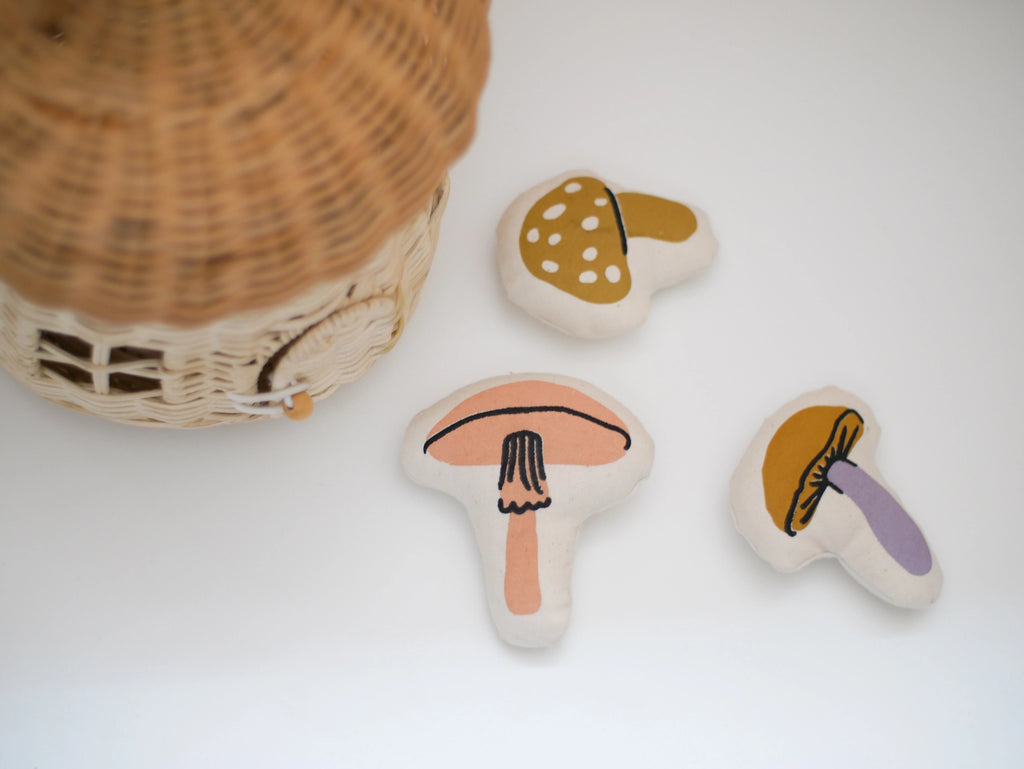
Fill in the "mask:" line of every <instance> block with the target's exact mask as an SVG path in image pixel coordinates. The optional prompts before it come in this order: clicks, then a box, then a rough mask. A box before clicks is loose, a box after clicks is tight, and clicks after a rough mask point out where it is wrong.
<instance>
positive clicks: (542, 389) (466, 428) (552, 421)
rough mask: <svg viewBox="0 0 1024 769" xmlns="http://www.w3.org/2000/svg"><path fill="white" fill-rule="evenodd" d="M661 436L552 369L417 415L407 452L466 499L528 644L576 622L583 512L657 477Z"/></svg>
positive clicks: (415, 464) (485, 385) (501, 600)
mask: <svg viewBox="0 0 1024 769" xmlns="http://www.w3.org/2000/svg"><path fill="white" fill-rule="evenodd" d="M653 457H654V444H653V443H652V441H651V438H650V436H649V435H648V434H647V432H646V430H644V428H643V427H642V426H641V425H640V423H639V421H637V419H636V417H634V416H633V415H632V414H631V413H630V412H629V411H628V410H626V409H625V408H624V407H623V406H622V405H621V404H619V403H617V402H616V401H615V400H613V399H612V398H611V397H609V396H608V395H607V394H605V393H603V392H601V391H600V390H598V389H597V388H596V387H593V386H592V385H590V384H587V383H586V382H581V381H579V380H576V379H570V378H568V377H562V376H554V375H547V374H526V375H519V376H505V377H498V378H495V379H488V380H485V381H482V382H478V383H476V384H474V385H470V386H469V387H465V388H463V389H461V390H459V391H457V392H455V393H454V394H452V395H450V396H448V397H447V398H445V399H444V400H442V401H440V402H439V403H437V404H435V405H433V406H431V407H430V408H428V409H427V410H425V411H423V412H422V413H420V414H418V415H417V416H416V417H415V418H414V419H413V420H412V423H411V424H410V425H409V429H408V431H407V432H406V437H405V443H404V445H403V449H402V460H403V465H404V467H405V470H406V472H407V473H408V474H409V476H410V477H411V478H412V479H413V480H414V481H416V482H417V483H419V484H421V485H424V486H429V487H432V488H435V489H439V490H441V491H445V492H447V493H448V494H451V495H452V496H454V497H456V498H457V499H458V500H459V501H461V502H462V504H463V505H464V506H465V508H466V510H467V512H468V513H469V517H470V520H471V522H472V524H473V530H474V532H475V533H476V539H477V543H478V545H479V547H480V552H481V555H482V560H483V569H484V583H485V588H486V591H487V601H488V605H489V607H490V611H491V616H492V618H493V619H494V623H495V625H496V626H497V629H498V632H499V633H500V634H501V636H502V637H503V638H504V639H505V640H506V641H508V642H509V643H511V644H515V645H518V646H546V645H548V644H551V643H554V642H555V641H557V640H558V639H559V638H561V636H562V635H563V633H564V632H565V630H566V628H567V626H568V623H569V610H570V604H571V591H570V579H571V569H572V561H573V555H574V552H575V546H576V536H577V533H578V531H579V528H580V526H581V525H582V523H583V521H584V520H586V519H587V518H588V517H589V516H591V515H593V514H594V513H596V512H598V511H600V510H603V509H605V508H607V507H610V506H611V505H614V504H615V503H617V502H619V501H620V500H622V499H624V498H625V497H626V496H628V495H629V494H630V493H631V492H632V491H633V489H634V488H635V487H636V485H637V484H638V483H639V482H640V481H641V480H643V479H644V478H646V477H647V474H648V473H649V472H650V468H651V462H652V460H653Z"/></svg>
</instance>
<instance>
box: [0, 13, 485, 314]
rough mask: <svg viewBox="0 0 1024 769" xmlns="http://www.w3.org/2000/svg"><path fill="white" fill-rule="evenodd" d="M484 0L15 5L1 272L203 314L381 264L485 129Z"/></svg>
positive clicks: (4, 29)
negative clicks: (479, 128)
mask: <svg viewBox="0 0 1024 769" xmlns="http://www.w3.org/2000/svg"><path fill="white" fill-rule="evenodd" d="M486 10H487V5H486V3H484V2H481V0H337V1H330V2H329V1H328V0H95V1H94V2H72V1H71V0H44V1H42V2H40V1H39V0H36V1H35V2H32V1H30V0H0V280H3V281H4V282H6V283H8V284H9V285H10V286H12V287H13V288H14V289H15V290H17V291H18V292H19V293H21V294H22V295H24V296H26V297H27V298H29V299H31V300H32V301H34V302H37V303H39V304H44V305H48V306H51V307H62V308H69V309H75V310H78V311H80V312H82V313H85V314H87V315H89V316H91V317H94V318H102V319H106V320H112V321H142V322H151V321H160V322H166V323H171V324H174V325H181V326H190V325H199V324H202V323H206V322H209V321H211V320H215V319H217V318H222V317H225V316H227V315H230V314H233V313H237V312H245V311H248V310H251V309H254V308H256V307H270V306H273V305H274V304H277V303H279V302H281V301H283V300H286V299H288V298H290V297H292V296H295V295H297V294H298V293H300V292H301V291H303V290H304V289H306V288H308V287H309V286H311V285H312V284H314V283H316V282H319V281H323V280H335V279H338V278H341V277H343V276H344V275H346V274H348V273H349V272H351V271H353V270H354V269H356V268H358V266H359V265H360V264H361V263H362V262H364V261H365V260H366V259H369V258H370V257H371V256H372V255H373V254H374V253H375V252H376V251H377V250H378V249H379V247H380V246H381V244H382V243H383V242H384V240H385V239H386V238H387V237H388V236H390V235H391V233H393V232H394V231H395V230H396V229H397V228H398V227H400V226H402V225H403V224H404V223H405V222H406V221H407V220H408V219H409V218H410V217H411V216H413V214H414V213H415V212H416V211H417V209H419V208H420V207H421V206H422V205H423V201H425V200H427V199H428V198H429V196H430V194H431V193H432V191H433V189H434V188H435V187H436V186H437V184H438V183H439V182H440V180H441V179H442V177H444V175H445V172H446V170H447V168H448V166H449V165H450V164H451V162H452V161H453V160H454V159H455V158H456V157H457V156H458V155H459V154H461V152H462V151H463V150H464V149H465V147H466V145H467V144H468V142H469V140H470V138H471V136H472V133H473V129H474V124H475V114H476V110H475V108H476V102H477V99H478V97H479V93H480V90H481V88H482V84H483V80H484V77H485V75H486V65H487V57H488V52H489V49H488V38H487V29H486Z"/></svg>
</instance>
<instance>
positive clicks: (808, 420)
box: [732, 388, 942, 607]
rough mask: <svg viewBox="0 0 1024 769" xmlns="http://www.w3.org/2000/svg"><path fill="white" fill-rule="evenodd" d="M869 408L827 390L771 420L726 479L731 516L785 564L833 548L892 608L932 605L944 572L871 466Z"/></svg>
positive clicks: (761, 549)
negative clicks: (731, 477)
mask: <svg viewBox="0 0 1024 769" xmlns="http://www.w3.org/2000/svg"><path fill="white" fill-rule="evenodd" d="M878 434H879V428H878V427H877V423H876V422H875V421H874V417H873V415H872V414H871V411H870V409H868V407H867V405H866V404H864V403H863V402H861V401H859V400H858V399H856V398H855V397H854V396H852V395H850V394H849V393H844V392H843V391H841V390H838V389H837V388H827V389H825V390H821V391H818V392H816V393H810V394H808V395H805V396H803V397H801V398H798V399H797V400H796V401H793V402H792V403H790V404H788V405H787V406H786V407H784V408H783V409H782V410H781V411H779V412H778V413H777V414H775V415H774V416H773V417H772V418H770V419H769V420H768V421H767V422H766V423H765V425H764V427H762V429H761V431H760V432H759V433H758V435H757V437H756V438H755V439H754V442H753V443H752V444H751V447H750V449H749V450H748V451H747V454H746V455H745V456H744V459H743V461H742V462H741V463H740V466H739V468H738V469H737V471H736V473H735V475H734V476H733V482H732V507H733V516H734V518H735V520H736V524H737V526H738V528H739V529H740V531H741V532H742V533H743V534H744V535H745V536H746V537H747V539H748V540H749V541H750V543H751V545H752V546H753V547H754V549H755V550H756V551H757V552H758V553H760V554H761V555H762V556H763V557H764V558H765V559H766V560H768V561H769V562H770V563H772V564H773V565H774V566H776V568H778V569H780V570H782V571H792V570H795V569H798V568H800V567H801V566H803V565H804V564H805V563H807V562H808V561H810V560H813V559H814V558H817V557H820V556H824V555H834V556H835V557H837V558H838V559H839V560H840V561H841V562H842V564H843V565H844V566H845V567H846V569H847V570H848V571H849V572H850V573H851V574H852V575H853V576H854V577H855V578H856V579H857V580H858V581H860V582H861V583H862V584H864V585H865V587H867V588H868V589H869V590H871V591H872V592H874V593H876V594H877V595H879V596H881V597H882V598H884V599H886V600H888V601H890V602H891V603H894V604H896V605H898V606H906V607H923V606H927V605H929V604H931V603H932V602H933V601H934V600H935V598H936V597H937V596H938V593H939V590H940V589H941V586H942V573H941V570H940V569H939V566H938V564H937V563H936V561H935V558H934V556H933V554H932V552H931V549H930V548H929V547H928V543H927V542H926V541H925V538H924V535H923V534H922V533H921V530H920V528H919V527H918V526H917V524H916V523H915V522H914V520H913V519H912V518H911V517H910V516H909V515H908V514H907V512H906V510H905V509H904V508H903V505H902V504H901V503H900V502H899V500H898V499H897V498H896V496H895V495H894V494H893V493H892V492H891V491H890V490H889V489H888V488H887V487H886V485H885V483H884V482H883V481H882V479H881V475H880V473H879V472H878V469H877V468H876V467H875V466H874V454H875V448H876V446H877V441H878Z"/></svg>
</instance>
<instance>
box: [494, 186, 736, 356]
mask: <svg viewBox="0 0 1024 769" xmlns="http://www.w3.org/2000/svg"><path fill="white" fill-rule="evenodd" d="M717 249H718V243H717V241H716V240H715V236H714V235H713V234H712V232H711V225H710V224H709V223H708V217H707V215H706V214H705V213H704V212H703V211H700V210H699V209H696V208H692V207H690V206H685V205H683V204H682V203H677V202H675V201H672V200H666V199H664V198H659V197H655V196H653V195H647V194H644V193H640V192H629V191H621V190H619V189H618V188H617V187H615V186H614V185H612V184H611V183H608V182H605V181H602V180H600V179H598V178H597V177H596V176H595V175H594V174H592V173H591V172H589V171H572V172H569V173H565V174H562V175H561V176H558V177H556V178H554V179H551V180H549V181H547V182H544V183H543V184H540V185H538V186H537V187H534V188H533V189H531V190H528V191H527V192H525V193H523V194H522V195H520V196H519V197H518V198H517V199H516V200H515V202H513V203H512V205H511V206H510V207H509V208H508V210H507V211H506V212H505V215H504V216H503V217H502V220H501V223H500V224H499V225H498V267H499V270H500V272H501V276H502V280H503V281H504V283H505V289H506V291H507V292H508V295H509V298H510V299H511V300H512V301H513V302H515V303H516V304H518V305H519V306H521V307H522V308H523V309H525V310H526V311H527V312H528V313H530V314H531V315H534V316H535V317H537V318H539V319H540V320H542V321H544V322H546V323H548V324H550V325H552V326H554V327H555V328H558V329H559V330H561V331H564V332H565V333H567V334H573V335H575V336H583V337H594V338H597V337H606V336H611V335H613V334H618V333H621V332H623V331H627V330H629V329H631V328H634V327H636V326H638V325H640V324H641V323H642V322H643V321H644V319H645V318H646V317H647V313H648V310H649V309H650V297H651V294H652V293H654V292H655V291H657V290H658V289H660V288H664V287H666V286H670V285H673V284H675V283H678V282H679V281H681V280H683V279H684V278H686V277H689V276H690V275H692V274H694V273H696V272H698V271H700V270H702V269H704V268H705V267H707V266H708V265H709V264H710V263H711V261H712V260H713V259H714V257H715V253H716V251H717Z"/></svg>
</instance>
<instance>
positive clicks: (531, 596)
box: [505, 510, 541, 614]
mask: <svg viewBox="0 0 1024 769" xmlns="http://www.w3.org/2000/svg"><path fill="white" fill-rule="evenodd" d="M540 604H541V596H540V575H539V572H538V570H537V513H536V511H534V510H527V511H525V512H523V513H512V514H511V515H509V517H508V536H507V538H506V540H505V605H506V606H508V610H509V611H510V612H512V613H513V614H534V613H535V612H537V611H539V610H540Z"/></svg>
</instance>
